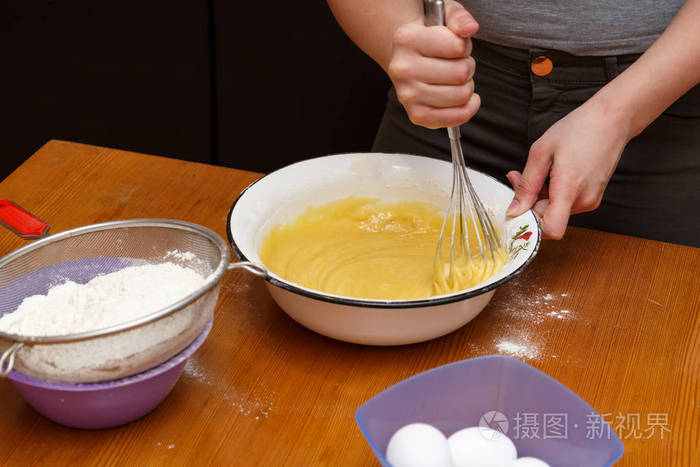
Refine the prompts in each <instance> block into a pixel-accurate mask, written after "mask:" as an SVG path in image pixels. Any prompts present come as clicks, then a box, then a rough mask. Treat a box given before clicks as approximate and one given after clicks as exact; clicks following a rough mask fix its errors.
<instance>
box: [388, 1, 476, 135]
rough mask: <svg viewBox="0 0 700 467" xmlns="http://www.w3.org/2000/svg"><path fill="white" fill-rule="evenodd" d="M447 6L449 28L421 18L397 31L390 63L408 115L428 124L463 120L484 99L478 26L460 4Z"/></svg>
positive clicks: (392, 74)
mask: <svg viewBox="0 0 700 467" xmlns="http://www.w3.org/2000/svg"><path fill="white" fill-rule="evenodd" d="M445 8H446V10H445V23H446V25H447V26H446V27H441V26H428V27H426V26H424V24H423V18H420V19H418V20H416V21H413V22H411V23H408V24H405V25H403V26H401V27H399V28H398V29H397V30H396V31H395V33H394V36H393V48H392V53H391V59H390V61H389V65H388V67H387V73H388V74H389V78H391V81H392V82H393V84H394V88H395V89H396V94H397V96H398V98H399V102H401V104H402V105H403V106H404V107H405V109H406V111H407V112H408V116H409V118H410V119H411V121H412V122H413V123H415V124H416V125H421V126H424V127H427V128H442V127H448V126H458V125H461V124H462V123H465V122H467V121H469V119H470V118H471V117H472V116H473V115H474V114H475V113H476V111H477V110H479V105H480V104H481V99H480V98H479V95H478V94H476V93H475V92H474V80H473V76H474V69H475V66H476V63H475V62H474V59H473V58H472V57H471V50H472V44H471V39H470V38H471V37H472V36H473V35H474V34H475V33H476V31H477V29H479V25H478V24H477V22H476V21H475V20H474V18H473V17H472V16H471V15H470V14H469V12H467V10H465V9H464V7H463V6H462V5H461V4H460V3H457V2H455V1H452V0H448V1H447V2H446V4H445Z"/></svg>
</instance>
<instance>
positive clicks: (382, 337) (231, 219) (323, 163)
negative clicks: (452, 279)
mask: <svg viewBox="0 0 700 467" xmlns="http://www.w3.org/2000/svg"><path fill="white" fill-rule="evenodd" d="M469 177H470V178H471V181H472V183H473V185H474V188H475V189H476V191H477V193H478V194H479V197H480V198H481V200H482V201H483V202H484V204H485V205H486V207H487V209H489V210H490V211H491V212H492V214H493V217H494V219H495V221H496V223H497V224H498V226H499V228H500V229H501V232H504V233H505V238H506V247H507V248H509V249H510V250H511V251H512V252H513V254H512V255H511V258H510V260H509V261H508V263H507V264H506V265H505V267H504V268H503V270H501V271H500V272H499V273H498V274H496V275H495V276H493V277H491V278H490V279H489V280H487V281H486V282H484V283H482V284H479V285H478V286H476V287H472V288H470V289H466V290H462V291H460V292H456V293H452V294H448V295H439V296H435V297H430V298H426V299H421V300H368V299H362V298H356V297H344V296H339V295H333V294H329V293H325V292H320V291H318V290H313V289H309V288H307V287H303V286H301V285H299V284H296V283H294V282H291V281H288V280H286V279H285V278H283V277H280V276H278V275H276V274H274V273H272V272H269V271H267V270H266V269H265V268H264V266H263V263H262V261H261V260H260V256H259V254H258V252H259V250H260V246H261V245H262V242H263V239H264V238H265V235H266V233H267V231H268V230H269V229H270V227H272V226H274V225H276V224H280V223H282V222H285V221H290V220H292V219H294V218H295V217H296V216H298V215H299V214H301V213H302V212H303V211H304V210H305V209H306V208H307V207H308V206H309V205H312V204H314V205H318V204H323V203H326V202H329V201H332V200H335V199H339V198H344V197H347V196H350V195H354V196H361V197H373V198H380V199H381V200H383V201H389V202H391V201H400V200H410V201H426V202H430V203H433V204H435V205H437V206H447V200H448V199H449V189H450V187H451V183H452V167H451V165H450V163H448V162H445V161H441V160H437V159H431V158H427V157H421V156H411V155H405V154H379V153H360V154H339V155H332V156H325V157H319V158H316V159H309V160H305V161H302V162H298V163H296V164H292V165H289V166H287V167H284V168H282V169H279V170H277V171H275V172H272V173H270V174H269V175H266V176H264V177H262V178H261V179H260V180H258V181H257V182H255V183H253V184H251V185H250V186H249V187H248V188H246V190H244V191H243V193H241V195H240V196H239V197H238V199H237V200H236V202H235V203H234V204H233V206H232V207H231V211H230V212H229V216H228V221H227V233H228V238H229V241H230V242H231V247H232V248H233V250H234V251H235V252H236V254H237V255H238V256H239V257H240V258H241V260H242V261H248V262H251V263H253V264H254V265H257V266H259V267H258V268H256V267H253V268H252V269H253V270H257V272H258V274H259V275H261V276H263V277H264V278H265V280H266V281H267V282H266V285H267V287H268V289H269V291H270V294H271V295H272V297H273V299H274V300H275V301H276V302H277V304H278V305H279V306H280V308H282V309H283V310H284V311H285V312H286V313H287V314H288V315H289V316H291V317H292V318H293V319H294V320H296V321H297V322H299V323H300V324H302V325H303V326H306V327H307V328H309V329H311V330H313V331H316V332H318V333H320V334H323V335H325V336H328V337H332V338H334V339H339V340H341V341H346V342H353V343H357V344H369V345H399V344H410V343H415V342H421V341H426V340H429V339H433V338H436V337H439V336H442V335H445V334H447V333H450V332H452V331H454V330H455V329H458V328H460V327H461V326H463V325H464V324H466V323H468V322H469V321H470V320H472V319H473V318H474V317H475V316H476V315H477V314H478V313H479V312H480V311H481V310H482V309H483V308H484V307H485V306H486V304H487V303H488V302H489V300H490V299H491V297H492V296H493V294H494V292H495V289H496V288H497V287H498V286H499V285H501V284H503V283H504V282H506V281H508V280H510V279H511V278H513V277H514V276H515V275H517V274H518V273H519V272H521V271H522V270H523V268H524V267H525V266H526V265H527V264H528V263H529V262H530V261H531V260H532V259H533V257H534V256H535V253H536V252H537V248H538V246H539V243H540V228H539V224H538V222H537V219H536V217H535V215H534V213H532V211H528V212H526V213H525V214H523V215H521V216H519V217H517V218H514V219H506V218H505V209H506V207H507V206H508V204H509V203H510V201H511V199H512V198H513V191H512V190H511V189H510V188H508V187H506V186H505V185H503V184H502V183H500V182H498V181H497V180H495V179H494V178H492V177H490V176H487V175H484V174H482V173H480V172H476V171H472V170H470V171H469ZM517 237H519V238H517ZM254 272H255V271H254Z"/></svg>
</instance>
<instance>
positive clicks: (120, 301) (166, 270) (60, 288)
mask: <svg viewBox="0 0 700 467" xmlns="http://www.w3.org/2000/svg"><path fill="white" fill-rule="evenodd" d="M203 283H204V278H203V277H202V276H201V275H199V274H198V273H196V272H195V271H193V270H192V269H188V268H183V267H181V266H178V265H176V264H174V263H162V264H146V265H142V266H132V267H127V268H124V269H122V270H120V271H117V272H113V273H110V274H105V275H101V276H97V277H95V278H94V279H92V280H91V281H90V282H88V283H86V284H77V283H75V282H71V281H68V282H65V283H63V284H60V285H56V286H54V287H51V288H50V289H49V291H48V293H47V294H46V295H33V296H31V297H27V298H25V299H24V300H23V301H22V303H21V304H20V306H19V307H18V308H17V310H16V311H14V312H13V313H8V314H6V315H4V316H2V317H1V318H0V330H2V331H4V332H6V333H10V334H20V335H25V336H56V335H63V334H73V333H78V332H86V331H93V330H98V329H103V328H106V327H109V326H114V325H117V324H121V323H125V322H128V321H131V320H134V319H138V318H141V317H143V316H146V315H148V314H151V313H153V312H154V311H158V310H160V309H162V308H165V307H167V306H169V305H172V304H173V303H175V302H176V301H178V300H180V299H181V298H184V297H185V296H187V295H189V294H191V293H192V292H194V291H195V290H197V289H198V288H199V287H201V285H202V284H203Z"/></svg>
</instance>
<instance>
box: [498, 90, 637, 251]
mask: <svg viewBox="0 0 700 467" xmlns="http://www.w3.org/2000/svg"><path fill="white" fill-rule="evenodd" d="M625 122H626V120H625V119H624V118H621V115H619V112H616V110H615V107H614V106H610V105H605V103H601V102H598V101H597V100H596V99H595V98H593V99H591V100H589V101H587V102H586V103H584V104H583V105H582V106H581V107H578V108H577V109H575V110H574V111H572V112H571V113H569V114H568V115H567V116H565V117H564V118H562V119H561V120H559V121H558V122H557V123H555V124H554V125H552V126H551V127H550V128H549V129H548V130H547V131H546V132H545V133H544V134H543V135H542V136H541V137H540V138H539V139H538V140H537V141H535V143H534V144H533V145H532V147H531V148H530V153H529V155H528V159H527V163H526V164H525V168H524V170H523V172H522V174H521V173H520V172H517V171H511V172H509V173H508V175H507V177H508V180H509V181H510V183H511V184H512V185H513V188H514V189H515V196H514V198H513V202H512V203H511V205H510V206H509V207H508V211H507V214H508V216H518V215H520V214H522V213H523V212H525V211H527V210H528V209H530V208H533V207H534V211H535V213H536V214H537V215H538V216H539V217H540V219H541V221H542V233H543V236H544V238H551V239H560V238H562V236H563V235H564V232H565V231H566V226H567V224H568V221H569V216H570V215H571V214H577V213H580V212H587V211H592V210H594V209H596V208H597V207H598V206H599V205H600V201H601V199H602V197H603V192H604V191H605V188H606V186H607V185H608V182H609V180H610V177H611V176H612V174H613V172H614V171H615V168H616V167H617V163H618V161H619V159H620V155H621V154H622V150H623V149H624V148H625V146H626V144H627V142H628V141H629V137H628V135H629V130H628V125H626V124H625ZM548 176H549V185H548V186H547V185H546V184H545V182H546V180H547V177H548Z"/></svg>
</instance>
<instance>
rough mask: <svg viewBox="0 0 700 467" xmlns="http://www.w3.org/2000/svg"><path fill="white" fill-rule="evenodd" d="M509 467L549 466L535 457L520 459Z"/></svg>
mask: <svg viewBox="0 0 700 467" xmlns="http://www.w3.org/2000/svg"><path fill="white" fill-rule="evenodd" d="M510 466H511V467H549V464H548V463H546V462H545V461H543V460H539V459H538V458H536V457H521V458H520V459H518V460H516V461H515V462H513V463H512V464H510Z"/></svg>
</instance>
